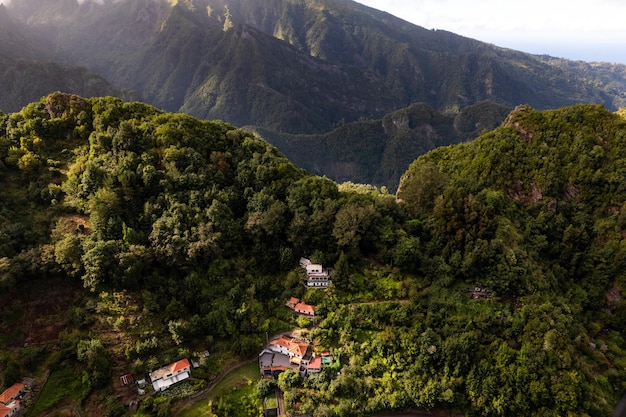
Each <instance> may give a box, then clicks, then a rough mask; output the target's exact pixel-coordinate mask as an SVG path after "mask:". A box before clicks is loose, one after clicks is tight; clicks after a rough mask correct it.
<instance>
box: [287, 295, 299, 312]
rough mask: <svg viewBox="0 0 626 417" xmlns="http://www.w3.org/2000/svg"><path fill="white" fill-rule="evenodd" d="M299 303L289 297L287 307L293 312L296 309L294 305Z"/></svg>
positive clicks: (297, 300) (294, 298) (296, 299)
mask: <svg viewBox="0 0 626 417" xmlns="http://www.w3.org/2000/svg"><path fill="white" fill-rule="evenodd" d="M299 302H300V300H299V299H298V298H296V297H291V298H289V300H287V307H289V308H290V309H292V310H293V309H294V308H295V307H296V304H298V303H299Z"/></svg>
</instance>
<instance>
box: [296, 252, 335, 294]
mask: <svg viewBox="0 0 626 417" xmlns="http://www.w3.org/2000/svg"><path fill="white" fill-rule="evenodd" d="M300 266H301V267H302V268H304V269H305V270H306V285H307V287H310V288H311V287H312V288H326V287H328V286H329V285H330V283H331V280H330V275H331V270H330V269H329V268H324V267H323V266H322V265H320V264H313V263H311V261H310V260H308V259H307V258H300Z"/></svg>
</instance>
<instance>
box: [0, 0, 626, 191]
mask: <svg viewBox="0 0 626 417" xmlns="http://www.w3.org/2000/svg"><path fill="white" fill-rule="evenodd" d="M8 13H9V14H10V16H11V17H12V18H13V19H14V20H18V21H19V22H20V23H21V24H23V25H24V26H25V27H27V29H28V33H29V34H30V36H32V37H35V38H37V39H43V40H45V45H47V46H46V50H47V51H48V53H51V54H53V56H54V59H55V60H56V61H57V62H59V63H60V64H61V65H64V66H66V65H71V66H75V65H79V66H81V67H85V68H88V69H89V70H90V71H93V72H95V73H97V74H99V75H101V76H102V77H104V78H105V79H106V80H109V81H110V82H111V83H113V84H114V85H115V86H116V87H117V88H122V89H124V90H131V91H136V92H137V94H138V95H139V96H140V97H142V98H143V99H145V100H146V101H148V102H149V103H151V104H153V105H155V106H157V107H159V108H162V109H165V110H168V111H176V112H179V111H180V112H185V113H188V114H190V115H193V116H196V117H200V118H203V119H209V120H212V119H222V120H225V121H227V122H229V123H233V124H235V125H237V126H247V127H250V128H254V129H255V130H256V131H259V132H263V137H264V138H265V139H266V140H269V141H270V142H272V143H276V144H278V143H279V142H278V141H281V140H282V141H283V143H284V139H281V138H284V137H285V136H284V135H285V134H288V135H316V136H314V137H318V136H319V137H325V136H327V135H329V136H333V135H334V133H333V132H337V131H336V129H339V128H341V127H342V126H344V125H346V124H348V123H354V122H359V121H363V120H367V121H375V120H381V119H383V118H385V117H386V116H387V115H391V114H392V113H393V112H395V111H399V110H400V109H406V108H408V107H409V106H412V105H414V104H416V103H425V104H426V105H428V106H430V107H432V108H433V109H434V110H436V111H438V112H443V113H447V114H451V115H452V114H457V113H459V112H460V111H461V110H462V109H464V108H465V107H467V106H470V105H473V104H477V103H482V102H485V101H491V102H493V103H496V104H498V105H501V106H504V107H507V108H513V107H515V106H517V105H519V104H522V103H528V104H530V105H531V106H533V107H535V108H539V109H545V108H556V107H560V106H564V105H573V104H576V103H581V102H582V103H601V104H603V105H605V106H606V107H607V108H608V109H611V110H616V109H617V108H619V107H622V106H624V104H625V103H626V95H624V90H625V88H624V87H626V70H625V67H624V66H613V65H608V64H593V65H591V64H583V63H571V62H569V61H565V60H557V59H552V58H550V57H543V56H535V55H529V54H525V53H521V52H517V51H512V50H508V49H503V48H498V47H496V46H494V45H490V44H485V43H482V42H478V41H475V40H472V39H468V38H464V37H461V36H458V35H455V34H453V33H450V32H446V31H440V30H437V31H434V30H427V29H424V28H421V27H418V26H415V25H412V24H410V23H408V22H406V21H403V20H401V19H399V18H396V17H394V16H391V15H389V14H387V13H383V12H380V11H377V10H374V9H371V8H368V7H365V6H362V5H360V4H358V3H356V2H353V1H350V0H312V1H301V0H255V1H252V0H227V1H226V0H185V1H182V0H181V1H165V0H133V1H112V0H109V1H97V2H96V1H92V0H86V1H81V2H77V1H76V0H53V1H42V0H13V1H12V2H11V3H10V5H9V7H8ZM42 42H44V41H42ZM20 85H21V84H20ZM452 119H453V116H449V117H448V120H452ZM424 123H428V122H427V121H424ZM345 130H350V129H349V128H345V129H344V131H345ZM448 131H450V132H453V131H454V129H453V128H448ZM299 137H300V138H303V137H304V136H299ZM314 137H312V138H314ZM275 138H276V139H275ZM461 139H465V137H464V138H459V137H458V136H454V135H453V136H452V137H449V138H445V137H442V139H441V143H445V142H446V141H447V143H454V142H457V141H458V140H461ZM274 140H276V141H277V142H274ZM380 140H381V143H379V144H377V145H376V146H375V148H376V149H377V150H378V151H380V152H384V149H387V147H386V146H385V145H384V144H383V142H385V141H386V139H385V138H384V137H381V139H380ZM314 141H317V140H316V139H314ZM320 143H321V142H320ZM281 146H282V145H281ZM310 147H311V146H308V148H310ZM409 148H411V146H408V147H407V148H406V150H409ZM413 149H416V150H417V148H416V147H413ZM323 152H324V151H323V150H318V149H317V148H316V147H315V151H314V152H312V153H313V154H320V153H323ZM289 153H290V156H292V155H293V153H292V152H289ZM388 155H389V153H388V154H387V155H383V154H380V153H379V154H376V155H368V156H365V157H364V159H360V160H358V161H355V163H356V165H357V166H363V165H368V164H371V163H372V161H381V163H382V162H383V161H384V160H386V159H387V158H388ZM417 156H418V154H417V153H415V154H411V155H407V156H406V158H402V160H400V159H398V160H397V161H395V162H394V164H395V165H396V167H395V168H389V167H385V166H378V167H371V168H368V171H370V172H369V173H367V174H363V173H361V172H360V170H359V169H357V168H354V169H345V168H339V166H340V165H342V164H345V163H346V162H349V161H345V160H343V159H341V158H336V159H334V160H333V161H329V160H328V158H326V160H322V159H320V158H318V159H316V160H315V161H314V162H312V163H311V164H310V165H309V166H315V167H318V169H319V171H315V172H324V174H326V175H328V176H330V177H332V178H337V179H339V178H351V179H352V180H354V181H367V182H374V183H376V184H378V185H386V186H388V187H390V188H391V189H393V188H395V185H396V184H395V183H394V181H395V180H396V179H397V177H398V175H399V173H400V172H403V171H404V169H405V167H406V166H407V161H408V160H412V159H414V158H415V157H417ZM350 163H352V162H350ZM322 167H323V168H322ZM322 169H323V171H322ZM352 173H354V176H351V175H352ZM387 173H389V174H390V175H388V174H387Z"/></svg>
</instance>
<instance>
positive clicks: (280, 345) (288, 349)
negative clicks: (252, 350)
mask: <svg viewBox="0 0 626 417" xmlns="http://www.w3.org/2000/svg"><path fill="white" fill-rule="evenodd" d="M268 348H269V349H270V350H271V351H274V352H276V353H280V354H282V355H286V356H288V357H289V359H290V360H291V361H292V362H293V363H300V362H301V361H302V359H305V357H306V355H307V352H308V349H309V342H307V341H305V340H304V339H300V338H296V337H293V336H286V335H283V336H280V337H278V338H276V339H274V340H272V341H270V343H269V345H268Z"/></svg>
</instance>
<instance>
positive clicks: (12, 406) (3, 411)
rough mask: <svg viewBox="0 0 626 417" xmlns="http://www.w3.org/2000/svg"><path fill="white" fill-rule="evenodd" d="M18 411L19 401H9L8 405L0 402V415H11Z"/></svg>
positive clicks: (3, 416)
mask: <svg viewBox="0 0 626 417" xmlns="http://www.w3.org/2000/svg"><path fill="white" fill-rule="evenodd" d="M18 411H20V402H19V401H18V400H13V401H11V402H10V403H9V404H8V405H4V404H0V417H11V416H14V415H15V414H16V413H17V412H18Z"/></svg>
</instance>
